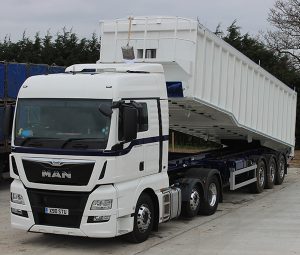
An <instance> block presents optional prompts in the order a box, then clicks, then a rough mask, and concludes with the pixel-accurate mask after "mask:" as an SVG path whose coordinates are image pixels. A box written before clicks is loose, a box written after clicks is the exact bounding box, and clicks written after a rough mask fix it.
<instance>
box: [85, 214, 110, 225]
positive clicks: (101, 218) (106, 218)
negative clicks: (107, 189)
mask: <svg viewBox="0 0 300 255" xmlns="http://www.w3.org/2000/svg"><path fill="white" fill-rule="evenodd" d="M109 220H110V215H105V216H89V217H88V221H87V222H88V223H97V222H108V221H109Z"/></svg>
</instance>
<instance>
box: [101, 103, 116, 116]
mask: <svg viewBox="0 0 300 255" xmlns="http://www.w3.org/2000/svg"><path fill="white" fill-rule="evenodd" d="M99 112H101V113H102V114H103V115H104V116H106V117H110V116H111V115H112V113H113V111H112V108H111V106H109V105H107V104H100V105H99Z"/></svg>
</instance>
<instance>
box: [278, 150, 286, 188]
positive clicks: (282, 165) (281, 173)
mask: <svg viewBox="0 0 300 255" xmlns="http://www.w3.org/2000/svg"><path fill="white" fill-rule="evenodd" d="M277 163H278V166H277V172H276V175H275V184H277V185H280V184H282V182H283V180H284V177H285V171H286V162H285V158H284V156H283V155H282V154H280V155H279V157H278V160H277Z"/></svg>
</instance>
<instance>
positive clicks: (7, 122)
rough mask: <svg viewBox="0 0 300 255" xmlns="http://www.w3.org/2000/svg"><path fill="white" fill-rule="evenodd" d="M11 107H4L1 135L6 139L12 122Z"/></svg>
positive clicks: (9, 133)
mask: <svg viewBox="0 0 300 255" xmlns="http://www.w3.org/2000/svg"><path fill="white" fill-rule="evenodd" d="M13 114H14V113H13V107H12V105H6V107H5V112H4V123H3V134H4V136H5V137H6V138H8V137H9V136H10V135H11V129H12V122H13Z"/></svg>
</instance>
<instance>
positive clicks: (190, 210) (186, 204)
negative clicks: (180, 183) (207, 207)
mask: <svg viewBox="0 0 300 255" xmlns="http://www.w3.org/2000/svg"><path fill="white" fill-rule="evenodd" d="M201 197H202V195H201V191H200V189H199V187H198V186H197V185H196V184H195V186H194V187H193V188H192V190H191V192H190V195H189V198H190V199H189V201H183V202H182V205H181V216H183V217H185V218H193V217H195V216H196V215H197V214H198V211H199V208H200V203H201Z"/></svg>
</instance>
